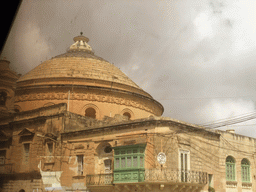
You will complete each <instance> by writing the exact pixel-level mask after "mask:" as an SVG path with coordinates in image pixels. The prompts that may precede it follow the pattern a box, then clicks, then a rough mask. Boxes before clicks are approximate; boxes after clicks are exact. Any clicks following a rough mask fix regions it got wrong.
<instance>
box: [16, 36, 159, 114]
mask: <svg viewBox="0 0 256 192" xmlns="http://www.w3.org/2000/svg"><path fill="white" fill-rule="evenodd" d="M74 41H75V43H74V44H73V45H71V46H70V48H69V50H68V51H67V52H66V53H64V54H61V55H58V56H55V57H53V58H52V59H50V60H47V61H45V62H43V63H41V64H40V65H38V66H37V67H35V68H34V69H32V70H31V71H29V72H28V73H27V74H25V75H24V76H22V77H21V78H20V79H19V80H18V82H17V94H16V95H17V97H16V104H17V105H22V106H23V107H22V106H20V107H21V108H24V110H26V108H27V107H26V106H25V103H26V104H28V103H27V101H29V102H30V106H31V104H32V103H33V105H32V106H34V108H38V107H42V105H43V106H45V105H47V104H48V105H50V104H57V103H59V102H66V100H67V99H68V102H69V104H70V105H69V107H71V105H72V107H73V108H74V101H75V100H79V101H80V104H82V105H86V103H87V104H89V105H91V106H95V107H94V108H95V111H98V114H99V113H100V112H101V111H102V110H101V109H99V108H98V107H97V106H98V104H97V102H100V103H102V102H110V103H111V99H112V100H118V99H117V98H119V99H125V98H126V99H128V100H127V101H123V104H122V103H121V101H120V102H119V101H116V102H114V103H116V104H117V106H115V107H114V106H112V107H114V108H116V107H118V108H119V113H120V112H122V113H125V112H127V111H131V112H130V113H134V112H133V111H134V110H133V109H131V107H132V108H133V107H135V108H141V109H142V110H143V111H148V112H149V111H151V112H149V114H147V113H146V114H147V115H150V114H151V115H157V116H159V115H161V114H162V112H163V107H162V105H161V104H160V103H158V102H157V101H155V100H154V99H153V98H152V96H151V95H150V94H148V93H147V92H145V91H144V90H143V89H141V88H140V87H139V86H138V85H137V84H136V83H134V82H133V81H132V80H131V79H130V78H129V77H127V76H126V75H125V74H124V73H123V72H122V71H121V70H120V69H118V68H117V67H116V66H114V65H113V64H111V63H109V62H108V61H106V60H104V59H103V58H101V57H98V56H96V55H94V52H93V50H92V48H91V47H90V45H89V44H88V41H89V39H88V38H87V37H84V36H82V34H81V35H80V36H77V37H75V38H74ZM42 93H43V94H44V96H42ZM103 93H104V94H105V95H102V94H103ZM33 94H34V95H33ZM40 94H41V95H40ZM67 94H68V95H67ZM83 94H86V95H83ZM88 94H89V95H90V96H88ZM32 95H33V96H32ZM49 95H50V96H49ZM61 95H62V96H61ZM99 95H101V96H99ZM102 96H106V97H111V98H108V99H106V98H105V100H106V101H104V99H103V98H102ZM78 97H80V98H78ZM89 97H90V98H91V97H94V100H95V101H93V99H91V100H90V99H89ZM99 97H100V98H101V99H99ZM126 99H125V100H126ZM35 100H37V102H32V101H35ZM136 100H137V101H136ZM139 100H144V101H143V102H144V104H143V105H141V102H138V101H139ZM42 101H43V102H42ZM56 101H57V102H56ZM71 101H72V103H70V102H71ZM86 101H87V102H86ZM31 102H32V103H31ZM112 102H113V101H112ZM125 103H126V104H125ZM131 103H134V105H133V106H132V104H131ZM135 103H136V104H135ZM76 105H77V104H76ZM122 105H124V106H125V105H128V106H126V107H124V108H123V109H122V107H120V106H122ZM144 105H145V106H144ZM78 106H79V105H78ZM78 106H76V109H73V110H71V111H73V112H76V113H83V112H82V111H83V110H86V107H84V108H83V109H82V110H80V111H81V112H79V110H78V111H77V107H78ZM138 106H140V107H138ZM149 108H151V109H149ZM121 109H122V110H124V111H120V110H121ZM106 110H107V109H104V110H103V111H106ZM109 110H110V109H109ZM110 111H111V110H110ZM135 111H136V110H135ZM113 112H114V113H118V110H113ZM103 114H104V115H107V114H108V115H109V114H111V112H110V113H109V112H104V113H103ZM103 114H102V115H103ZM102 115H101V118H103V117H102ZM112 115H114V114H112ZM130 115H131V116H133V115H134V116H135V114H133V115H132V114H130ZM147 115H146V116H147ZM134 118H135V117H134Z"/></svg>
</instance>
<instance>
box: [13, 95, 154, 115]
mask: <svg viewBox="0 0 256 192" xmlns="http://www.w3.org/2000/svg"><path fill="white" fill-rule="evenodd" d="M67 99H68V93H47V94H46V93H38V94H28V95H22V96H16V98H15V103H18V102H25V101H37V100H67ZM70 100H87V101H98V102H106V103H115V104H118V105H126V106H131V107H135V108H139V109H142V110H145V111H148V112H150V113H153V114H155V111H156V109H150V108H149V107H147V104H146V103H145V101H142V102H143V103H145V104H140V103H138V102H136V101H132V100H131V99H123V98H121V97H115V96H109V95H99V94H82V93H73V94H70Z"/></svg>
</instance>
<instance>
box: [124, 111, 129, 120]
mask: <svg viewBox="0 0 256 192" xmlns="http://www.w3.org/2000/svg"><path fill="white" fill-rule="evenodd" d="M123 116H126V117H128V120H130V119H131V114H130V113H128V112H125V113H124V114H123Z"/></svg>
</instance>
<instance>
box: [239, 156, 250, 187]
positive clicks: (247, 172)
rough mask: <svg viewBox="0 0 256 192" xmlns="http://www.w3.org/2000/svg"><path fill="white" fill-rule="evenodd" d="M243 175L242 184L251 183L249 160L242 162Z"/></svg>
mask: <svg viewBox="0 0 256 192" xmlns="http://www.w3.org/2000/svg"><path fill="white" fill-rule="evenodd" d="M241 169H242V170H241V174H242V182H250V181H251V178H250V177H251V176H250V162H249V161H248V160H247V159H243V160H242V162H241Z"/></svg>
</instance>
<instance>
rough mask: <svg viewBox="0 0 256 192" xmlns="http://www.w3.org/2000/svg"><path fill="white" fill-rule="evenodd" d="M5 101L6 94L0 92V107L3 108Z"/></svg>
mask: <svg viewBox="0 0 256 192" xmlns="http://www.w3.org/2000/svg"><path fill="white" fill-rule="evenodd" d="M6 100H7V93H6V92H4V91H2V92H0V105H3V106H5V104H6Z"/></svg>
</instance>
